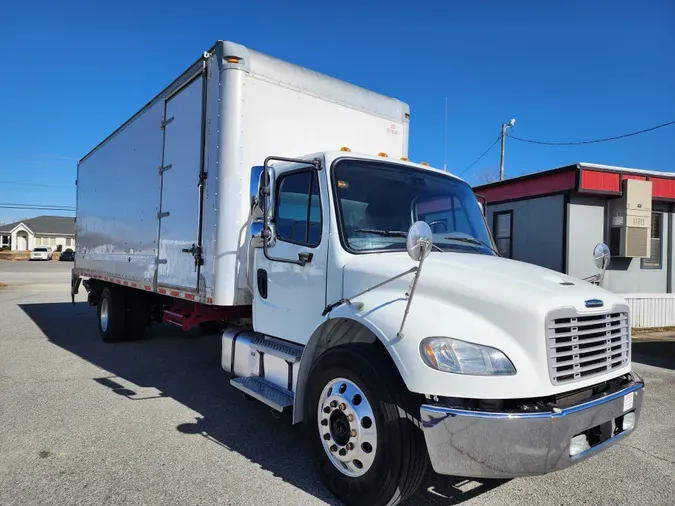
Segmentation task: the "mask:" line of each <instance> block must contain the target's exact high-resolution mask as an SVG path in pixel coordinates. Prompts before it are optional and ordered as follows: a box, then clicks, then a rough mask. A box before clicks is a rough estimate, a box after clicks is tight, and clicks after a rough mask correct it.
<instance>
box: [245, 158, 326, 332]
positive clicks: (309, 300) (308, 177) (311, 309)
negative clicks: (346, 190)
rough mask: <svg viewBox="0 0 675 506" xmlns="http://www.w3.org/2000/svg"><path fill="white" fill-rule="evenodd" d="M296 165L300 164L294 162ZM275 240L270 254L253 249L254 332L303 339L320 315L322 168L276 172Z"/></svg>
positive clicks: (323, 264) (323, 244) (323, 246)
mask: <svg viewBox="0 0 675 506" xmlns="http://www.w3.org/2000/svg"><path fill="white" fill-rule="evenodd" d="M298 167H300V168H298ZM272 191H274V192H275V193H274V195H275V199H274V218H273V222H272V223H273V225H274V228H275V229H276V233H275V235H276V241H275V242H274V245H273V246H272V247H269V248H268V253H269V256H270V257H275V258H279V259H286V260H298V258H299V256H300V255H303V256H305V258H307V256H310V255H311V260H309V261H308V262H307V263H305V265H298V264H292V263H286V262H280V261H275V260H271V259H269V258H266V257H265V254H264V251H263V249H262V248H258V249H256V250H255V264H254V265H255V268H254V272H253V279H252V281H253V288H254V292H255V295H254V303H253V324H254V328H255V329H256V331H258V332H262V333H264V334H266V335H269V336H274V337H278V338H280V339H285V340H288V341H293V342H297V343H301V344H306V343H307V341H309V338H310V337H311V335H312V333H313V332H314V330H315V329H316V327H318V326H319V325H320V324H321V322H322V321H323V320H324V319H325V317H324V316H322V315H321V313H322V311H323V309H324V308H325V307H326V266H327V257H328V205H327V201H328V197H327V189H326V180H325V171H317V170H315V169H314V168H312V167H301V166H295V167H294V168H290V169H287V170H284V171H281V172H278V173H277V177H276V183H275V187H274V188H273V190H272Z"/></svg>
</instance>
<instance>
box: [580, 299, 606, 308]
mask: <svg viewBox="0 0 675 506" xmlns="http://www.w3.org/2000/svg"><path fill="white" fill-rule="evenodd" d="M584 305H585V306H586V307H602V306H603V305H604V302H602V301H601V300H600V299H590V300H587V301H586V302H584Z"/></svg>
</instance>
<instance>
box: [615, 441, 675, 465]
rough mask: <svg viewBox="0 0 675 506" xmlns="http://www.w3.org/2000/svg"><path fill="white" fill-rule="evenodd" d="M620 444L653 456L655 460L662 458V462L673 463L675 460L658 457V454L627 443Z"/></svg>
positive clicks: (674, 463)
mask: <svg viewBox="0 0 675 506" xmlns="http://www.w3.org/2000/svg"><path fill="white" fill-rule="evenodd" d="M621 446H627V447H628V448H632V449H633V450H637V451H639V452H642V453H644V454H645V455H649V456H650V457H654V458H655V459H657V460H662V461H663V462H667V463H668V464H673V465H675V461H673V460H670V459H667V458H665V457H659V456H658V455H654V454H653V453H649V452H648V451H647V450H643V449H642V448H638V447H637V446H633V445H629V444H628V443H623V444H622V445H621Z"/></svg>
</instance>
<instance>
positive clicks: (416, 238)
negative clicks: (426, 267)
mask: <svg viewBox="0 0 675 506" xmlns="http://www.w3.org/2000/svg"><path fill="white" fill-rule="evenodd" d="M433 244H434V238H433V235H432V233H431V227H429V225H428V224H427V222H426V221H416V222H415V223H413V224H412V225H411V226H410V228H409V229H408V235H407V237H406V241H405V247H406V249H407V250H408V255H410V258H412V259H413V260H414V261H415V262H419V261H421V260H423V259H425V258H426V257H427V255H428V254H429V253H430V252H431V247H432V246H433Z"/></svg>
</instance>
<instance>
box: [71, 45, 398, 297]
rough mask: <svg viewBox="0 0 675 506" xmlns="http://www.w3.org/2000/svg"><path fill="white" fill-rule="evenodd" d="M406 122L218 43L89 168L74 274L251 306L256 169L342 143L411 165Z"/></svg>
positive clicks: (290, 67) (382, 107) (394, 104)
mask: <svg viewBox="0 0 675 506" xmlns="http://www.w3.org/2000/svg"><path fill="white" fill-rule="evenodd" d="M408 125H409V108H408V106H407V105H406V104H405V103H402V102H400V101H399V100H396V99H393V98H389V97H385V96H383V95H379V94H377V93H373V92H371V91H368V90H365V89H363V88H360V87H357V86H354V85H352V84H349V83H346V82H344V81H340V80H338V79H335V78H332V77H329V76H326V75H323V74H320V73H317V72H314V71H311V70H308V69H306V68H303V67H300V66H297V65H294V64H291V63H287V62H284V61H281V60H279V59H276V58H272V57H270V56H267V55H264V54H261V53H258V52H256V51H253V50H250V49H247V48H246V47H244V46H241V45H239V44H235V43H232V42H223V41H219V42H218V43H216V44H215V46H214V47H213V48H212V49H211V50H210V51H208V52H206V53H204V55H203V57H202V58H200V59H199V60H198V61H197V62H195V63H194V64H193V65H192V66H191V67H190V68H189V69H188V70H187V71H186V72H184V73H183V74H182V75H181V76H180V77H178V79H176V80H175V81H174V82H173V83H172V84H171V85H169V86H168V87H167V88H166V89H165V90H164V91H162V92H161V93H160V94H159V95H158V96H156V97H155V98H154V99H153V100H152V101H150V102H149V103H148V104H147V105H146V106H145V107H143V108H142V109H141V110H140V111H139V112H138V113H136V114H135V115H134V116H133V117H132V118H131V119H129V120H128V121H127V122H126V123H125V124H124V125H122V126H121V127H120V128H119V129H117V130H116V131H115V132H114V133H113V134H111V135H110V136H109V137H108V138H106V139H105V140H104V141H103V142H102V143H101V144H99V145H98V146H97V147H96V148H95V149H94V150H92V151H91V152H90V153H89V154H87V155H86V156H85V157H84V158H83V159H82V160H80V162H79V164H78V175H77V181H78V186H77V188H78V191H77V227H76V229H77V231H76V233H77V244H78V251H77V255H76V260H75V272H76V273H78V274H79V275H81V276H83V277H94V278H98V279H104V280H108V281H112V282H115V283H120V284H124V285H128V286H132V287H136V288H140V289H144V290H148V291H153V292H158V293H166V294H167V295H171V296H174V297H181V298H185V299H188V300H194V301H198V302H203V303H208V304H215V305H221V306H229V305H244V304H250V293H249V292H248V290H247V289H246V285H245V282H242V280H245V277H244V276H243V266H244V265H245V261H246V259H245V255H244V254H243V252H245V251H246V248H245V244H246V239H247V238H246V237H245V230H244V229H245V226H246V222H247V219H248V211H249V173H250V169H251V167H253V166H256V165H262V164H263V161H264V159H265V158H266V157H267V156H271V155H274V156H286V157H298V156H303V155H308V154H311V153H314V152H318V151H324V150H334V149H339V148H340V147H341V146H349V147H350V148H351V150H352V151H359V152H365V153H374V154H376V153H378V152H386V153H387V154H388V155H389V156H390V157H395V158H399V157H407V156H408V153H407V151H408ZM197 259H201V260H200V261H196V260H197ZM200 263H201V265H199V264H200Z"/></svg>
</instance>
